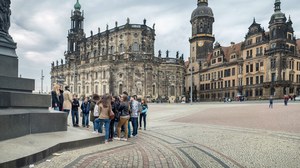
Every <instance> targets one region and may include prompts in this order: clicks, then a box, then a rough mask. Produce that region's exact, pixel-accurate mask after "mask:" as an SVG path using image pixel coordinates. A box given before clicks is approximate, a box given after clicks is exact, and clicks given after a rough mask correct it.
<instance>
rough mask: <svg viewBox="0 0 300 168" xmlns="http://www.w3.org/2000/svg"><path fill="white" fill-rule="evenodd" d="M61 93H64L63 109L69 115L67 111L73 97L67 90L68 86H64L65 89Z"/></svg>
mask: <svg viewBox="0 0 300 168" xmlns="http://www.w3.org/2000/svg"><path fill="white" fill-rule="evenodd" d="M63 95H64V103H63V111H64V112H65V113H67V114H68V116H69V113H70V111H71V108H72V99H73V96H72V94H71V92H70V90H69V86H66V87H65V91H64V92H63Z"/></svg>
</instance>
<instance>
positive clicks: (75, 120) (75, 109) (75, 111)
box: [71, 94, 79, 127]
mask: <svg viewBox="0 0 300 168" xmlns="http://www.w3.org/2000/svg"><path fill="white" fill-rule="evenodd" d="M78 108H79V101H78V99H77V95H76V94H74V95H73V101H72V113H71V114H72V124H73V127H78V126H79V125H78Z"/></svg>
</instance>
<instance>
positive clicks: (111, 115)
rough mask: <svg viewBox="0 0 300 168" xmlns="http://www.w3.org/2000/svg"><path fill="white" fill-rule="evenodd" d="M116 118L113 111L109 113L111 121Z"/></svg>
mask: <svg viewBox="0 0 300 168" xmlns="http://www.w3.org/2000/svg"><path fill="white" fill-rule="evenodd" d="M114 118H115V113H114V112H113V111H112V110H110V112H109V119H111V120H112V119H114Z"/></svg>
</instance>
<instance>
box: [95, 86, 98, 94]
mask: <svg viewBox="0 0 300 168" xmlns="http://www.w3.org/2000/svg"><path fill="white" fill-rule="evenodd" d="M95 93H96V94H98V85H96V86H95Z"/></svg>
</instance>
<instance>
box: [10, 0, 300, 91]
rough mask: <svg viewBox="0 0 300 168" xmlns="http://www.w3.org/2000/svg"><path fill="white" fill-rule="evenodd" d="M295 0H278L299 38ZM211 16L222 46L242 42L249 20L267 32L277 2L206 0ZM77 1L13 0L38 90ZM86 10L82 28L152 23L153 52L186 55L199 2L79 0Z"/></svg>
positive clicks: (61, 46) (19, 38)
mask: <svg viewBox="0 0 300 168" xmlns="http://www.w3.org/2000/svg"><path fill="white" fill-rule="evenodd" d="M298 1H299V0H284V1H283V0H282V4H281V11H282V12H283V13H285V14H286V16H287V17H288V16H289V15H290V16H291V18H292V21H293V23H294V24H293V27H294V30H295V35H296V36H297V38H299V37H300V22H299V19H298V18H297V16H300V10H299V9H298V8H297V6H299V5H298V4H299V3H298ZM208 2H209V7H211V8H212V10H213V12H214V16H215V23H214V25H213V33H214V35H215V38H216V41H218V42H219V43H220V44H221V45H222V46H228V45H229V44H230V42H235V43H238V42H241V41H243V40H244V37H245V34H246V33H247V31H248V27H249V26H250V25H251V24H252V22H253V18H254V17H255V18H256V22H257V23H260V24H261V25H262V27H264V28H265V30H268V22H269V20H270V17H271V15H272V14H273V13H274V2H275V0H263V1H262V0H251V1H250V0H226V1H225V0H209V1H208ZM75 3H76V0H26V1H25V0H12V4H11V10H12V15H11V27H10V34H11V36H12V37H13V39H14V41H15V42H17V45H18V48H17V54H18V56H19V74H21V75H22V77H24V78H31V79H35V83H36V90H37V91H39V90H40V88H41V79H40V78H41V77H40V76H41V70H44V75H45V80H44V91H46V90H47V91H50V67H51V62H52V61H56V60H60V59H62V58H64V55H63V53H64V51H65V50H66V48H67V38H66V37H67V31H68V30H69V29H70V15H71V10H72V9H74V4H75ZM80 4H81V6H82V10H84V14H85V23H84V29H85V32H86V34H87V36H90V31H91V30H93V31H94V32H97V31H98V27H100V28H101V31H102V30H105V28H106V24H108V25H109V27H110V28H112V27H114V25H115V21H118V23H119V25H123V24H125V23H126V18H127V17H129V18H130V22H131V23H136V24H142V23H143V19H144V18H146V19H147V25H148V26H150V27H152V25H153V23H155V24H156V26H155V28H156V42H155V51H156V53H157V52H158V50H160V49H161V50H162V51H163V53H165V51H166V50H169V51H170V56H172V57H175V54H176V51H179V52H180V53H183V54H184V56H185V59H187V57H188V55H189V42H188V39H189V37H190V36H191V24H190V17H191V13H192V12H193V10H194V9H196V7H197V0H80Z"/></svg>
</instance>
